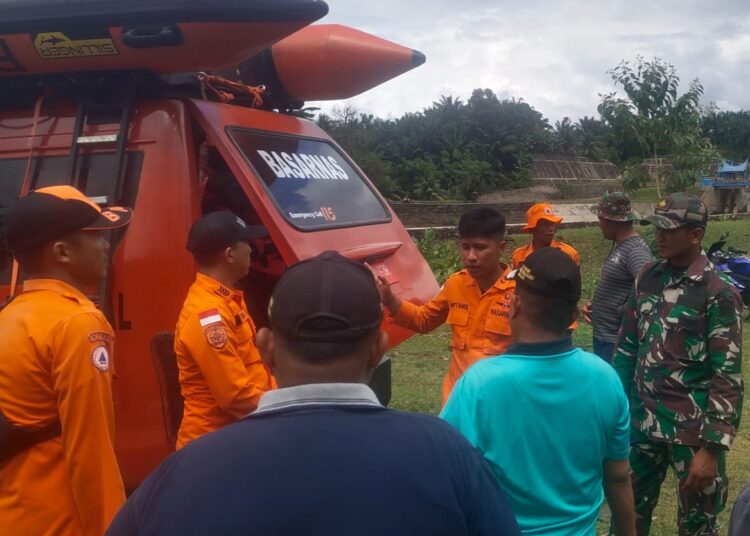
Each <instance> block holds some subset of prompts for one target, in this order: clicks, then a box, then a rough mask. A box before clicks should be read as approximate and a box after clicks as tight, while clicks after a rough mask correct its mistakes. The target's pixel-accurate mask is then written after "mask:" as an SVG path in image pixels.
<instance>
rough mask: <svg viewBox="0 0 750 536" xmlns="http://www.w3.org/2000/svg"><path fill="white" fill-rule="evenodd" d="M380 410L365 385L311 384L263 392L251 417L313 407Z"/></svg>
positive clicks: (374, 397)
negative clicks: (360, 407)
mask: <svg viewBox="0 0 750 536" xmlns="http://www.w3.org/2000/svg"><path fill="white" fill-rule="evenodd" d="M341 404H343V405H346V406H362V407H367V406H374V407H381V408H382V407H383V406H382V404H381V403H380V401H379V400H378V397H377V396H375V393H374V392H373V391H372V389H370V388H369V387H368V386H366V385H364V384H361V383H311V384H307V385H297V386H295V387H286V388H284V389H276V390H274V391H269V392H267V393H265V394H264V395H263V396H262V397H261V399H260V403H259V404H258V409H256V410H255V411H254V412H253V415H259V414H261V413H267V412H269V411H278V410H285V409H291V408H304V407H313V406H335V405H341Z"/></svg>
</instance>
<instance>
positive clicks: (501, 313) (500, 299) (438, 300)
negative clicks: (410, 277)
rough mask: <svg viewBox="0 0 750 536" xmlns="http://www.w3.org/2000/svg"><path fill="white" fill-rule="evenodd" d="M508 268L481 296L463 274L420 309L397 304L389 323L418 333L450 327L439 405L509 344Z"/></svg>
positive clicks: (511, 288)
mask: <svg viewBox="0 0 750 536" xmlns="http://www.w3.org/2000/svg"><path fill="white" fill-rule="evenodd" d="M508 272H510V268H508V267H507V266H504V267H503V273H502V275H501V276H500V277H499V278H498V280H497V281H496V282H495V284H494V285H493V286H491V287H490V288H489V289H487V291H486V292H485V293H484V294H482V292H481V291H480V289H479V285H478V284H477V282H476V281H475V280H474V278H473V277H471V276H470V275H469V273H468V272H467V271H466V270H461V271H460V272H456V273H455V274H453V275H451V276H450V277H449V278H448V279H447V280H446V281H445V285H443V288H442V289H440V292H438V294H437V296H435V297H434V298H433V299H432V300H430V301H429V302H427V303H425V304H424V305H416V304H413V303H409V302H406V301H403V302H401V308H400V309H399V311H398V313H397V314H396V316H395V317H394V318H393V321H394V322H395V323H396V324H398V325H400V326H404V327H407V328H409V329H411V330H413V331H416V332H419V333H427V332H429V331H432V330H433V329H435V328H437V327H438V326H440V325H441V324H443V323H444V322H447V323H448V324H450V326H451V331H452V332H453V340H452V342H451V347H452V350H453V358H452V359H451V362H450V365H449V367H448V373H447V374H446V375H445V378H444V379H443V404H445V402H446V401H447V400H448V396H449V395H450V393H451V390H453V385H454V384H455V383H456V381H458V379H459V378H460V377H461V375H462V374H463V373H464V372H465V371H466V369H468V368H469V367H470V366H471V365H472V364H474V363H475V362H476V361H478V360H480V359H483V358H485V357H491V356H495V355H498V354H501V353H502V352H503V351H504V350H505V349H506V348H507V347H508V345H509V344H510V343H511V340H512V338H511V331H510V322H509V314H508V313H509V311H510V302H511V299H512V298H513V291H514V289H515V282H514V281H512V280H509V279H506V275H508Z"/></svg>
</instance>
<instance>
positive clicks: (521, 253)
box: [511, 240, 581, 269]
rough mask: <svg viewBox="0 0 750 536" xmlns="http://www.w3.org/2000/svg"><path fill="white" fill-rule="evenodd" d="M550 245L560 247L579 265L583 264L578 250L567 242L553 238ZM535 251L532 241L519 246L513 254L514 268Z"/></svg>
mask: <svg viewBox="0 0 750 536" xmlns="http://www.w3.org/2000/svg"><path fill="white" fill-rule="evenodd" d="M550 247H552V248H557V249H559V250H560V251H562V252H563V253H565V254H567V255H568V257H570V258H571V259H573V260H574V261H575V263H576V264H577V265H578V266H580V265H581V258H580V257H579V256H578V252H577V251H576V250H575V249H574V248H573V247H572V246H569V245H568V244H566V243H565V242H558V241H557V240H553V241H552V243H551V244H550ZM533 252H534V244H532V243H531V242H529V243H528V244H526V245H525V246H521V247H520V248H517V249H516V250H515V251H514V252H513V255H512V256H511V262H512V263H513V268H514V269H515V268H518V267H519V266H521V263H522V262H523V261H525V260H526V257H528V256H529V255H531V254H532V253H533Z"/></svg>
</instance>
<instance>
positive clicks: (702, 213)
mask: <svg viewBox="0 0 750 536" xmlns="http://www.w3.org/2000/svg"><path fill="white" fill-rule="evenodd" d="M641 223H642V224H644V225H646V224H649V223H652V224H654V225H655V226H656V227H657V228H659V229H679V228H680V227H684V226H685V225H695V226H696V227H706V225H708V210H707V209H706V205H705V204H703V201H701V200H700V198H698V197H696V196H694V195H690V194H687V193H685V192H677V193H674V194H669V195H667V196H666V197H664V199H662V200H661V201H659V203H658V204H657V205H656V208H655V209H654V213H653V214H652V215H650V216H646V217H645V218H644V219H643V220H641Z"/></svg>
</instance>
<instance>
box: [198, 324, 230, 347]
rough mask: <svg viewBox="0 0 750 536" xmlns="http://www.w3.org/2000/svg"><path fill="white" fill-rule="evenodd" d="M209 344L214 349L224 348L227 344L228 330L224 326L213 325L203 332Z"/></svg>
mask: <svg viewBox="0 0 750 536" xmlns="http://www.w3.org/2000/svg"><path fill="white" fill-rule="evenodd" d="M203 333H204V334H205V335H206V340H207V341H208V344H209V345H211V346H213V347H214V348H224V346H226V344H227V330H226V329H224V325H223V324H211V325H210V326H208V327H207V328H206V329H204V330H203Z"/></svg>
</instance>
